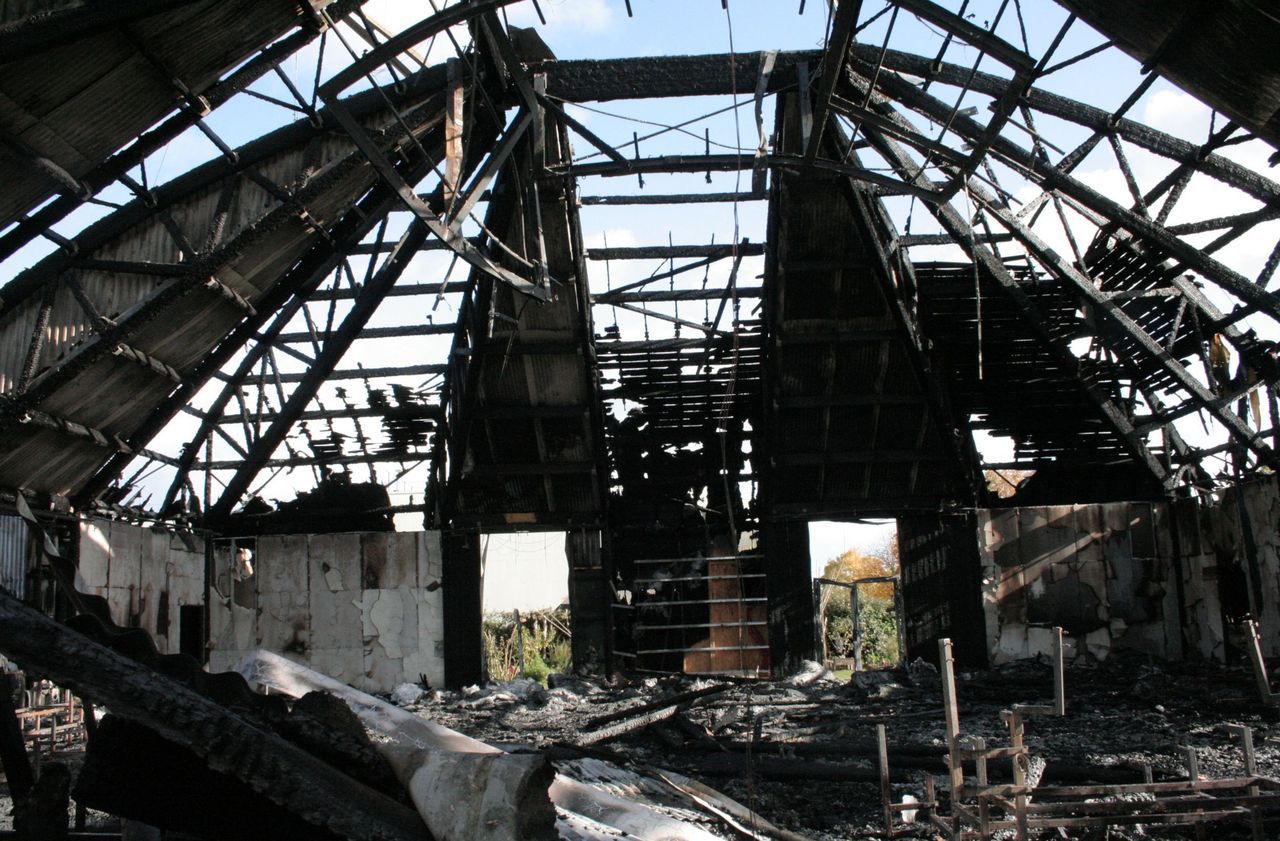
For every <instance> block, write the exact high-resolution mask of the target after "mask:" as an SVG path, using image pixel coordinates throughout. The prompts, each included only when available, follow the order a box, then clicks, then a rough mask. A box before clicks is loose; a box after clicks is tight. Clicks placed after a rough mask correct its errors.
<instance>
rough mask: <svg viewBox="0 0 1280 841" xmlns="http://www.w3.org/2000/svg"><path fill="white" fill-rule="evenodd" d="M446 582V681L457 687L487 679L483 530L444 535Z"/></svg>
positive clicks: (444, 573)
mask: <svg viewBox="0 0 1280 841" xmlns="http://www.w3.org/2000/svg"><path fill="white" fill-rule="evenodd" d="M442 538H443V540H442V543H443V558H442V561H443V570H442V572H443V576H442V581H441V583H442V584H443V585H444V588H445V592H444V629H445V631H444V634H445V636H444V682H445V684H446V685H447V686H448V687H449V688H450V689H457V688H460V687H463V686H467V685H469V684H473V683H483V682H484V680H485V671H486V670H485V664H484V639H483V636H482V634H481V622H482V619H483V610H484V606H483V596H484V569H483V567H482V565H481V561H480V533H479V532H474V531H450V532H445V533H444V534H443V535H442Z"/></svg>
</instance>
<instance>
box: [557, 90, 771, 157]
mask: <svg viewBox="0 0 1280 841" xmlns="http://www.w3.org/2000/svg"><path fill="white" fill-rule="evenodd" d="M560 101H561V102H563V103H564V104H566V105H572V106H574V107H576V108H581V109H582V110H583V111H590V112H591V113H593V114H600V115H601V116H604V117H613V118H614V119H615V120H625V121H626V122H629V123H639V124H640V125H643V126H654V127H656V128H660V129H662V131H657V132H654V133H653V134H646V135H645V136H644V137H637V138H635V140H650V139H652V138H654V137H658V136H659V135H663V134H666V133H668V132H672V131H678V132H680V133H681V134H687V135H689V136H690V137H692V138H694V139H696V140H704V139H705V138H704V137H703V136H701V135H698V134H694V133H693V132H691V131H688V130H686V129H685V128H684V126H687V125H690V124H692V123H697V122H700V121H702V120H706V119H709V118H711V117H715V116H717V115H719V114H723V113H724V112H726V111H732V110H733V109H735V108H741V107H742V106H743V105H747V104H749V101H743V102H738V101H737V98H736V97H735V99H734V103H733V104H732V105H726V106H725V107H724V108H719V109H717V110H715V111H712V112H710V113H708V114H702V115H700V116H697V117H692V118H690V119H688V120H685V121H684V122H683V123H677V124H676V125H674V126H671V125H667V124H666V123H659V122H655V121H654V120H645V119H641V118H640V117H629V116H627V115H626V114H617V113H614V112H612V111H605V110H603V109H601V108H592V107H590V106H588V105H583V104H582V103H581V102H569V101H567V100H560ZM633 142H634V141H633ZM710 143H711V145H712V146H719V147H720V148H721V149H728V150H730V151H732V152H739V153H741V152H742V151H743V149H742V137H741V133H739V136H738V146H736V147H734V146H730V145H729V144H728V143H720V142H718V141H715V140H712V141H710ZM603 154H604V152H592V153H590V154H588V155H582V156H581V157H578V158H574V162H575V163H576V162H578V161H585V160H590V159H591V158H597V157H600V156H601V155H603Z"/></svg>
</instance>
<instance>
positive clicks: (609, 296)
mask: <svg viewBox="0 0 1280 841" xmlns="http://www.w3.org/2000/svg"><path fill="white" fill-rule="evenodd" d="M763 293H764V287H761V286H739V287H737V294H738V297H739V298H759V297H760V296H761V295H762V294H763ZM722 297H724V290H723V289H654V290H651V291H648V292H600V293H597V294H595V295H593V296H592V303H596V304H644V303H655V302H662V301H718V300H720V299H721V298H722Z"/></svg>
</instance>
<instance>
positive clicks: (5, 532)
mask: <svg viewBox="0 0 1280 841" xmlns="http://www.w3.org/2000/svg"><path fill="white" fill-rule="evenodd" d="M0 590H4V591H5V592H6V593H8V594H9V595H11V596H13V597H15V598H18V599H24V598H26V595H27V524H26V523H25V522H23V520H22V518H21V517H11V516H9V515H7V514H0Z"/></svg>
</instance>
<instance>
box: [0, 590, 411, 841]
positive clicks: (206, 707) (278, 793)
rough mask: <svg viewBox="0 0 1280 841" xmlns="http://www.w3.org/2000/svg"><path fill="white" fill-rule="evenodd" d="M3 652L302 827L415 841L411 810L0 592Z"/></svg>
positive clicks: (368, 839) (366, 839)
mask: <svg viewBox="0 0 1280 841" xmlns="http://www.w3.org/2000/svg"><path fill="white" fill-rule="evenodd" d="M0 652H3V653H4V654H5V656H7V657H9V658H10V659H12V660H14V661H16V662H17V663H18V664H19V665H20V666H22V667H23V668H24V669H29V670H31V671H35V672H38V673H40V674H41V675H44V676H45V677H46V678H48V679H49V680H52V681H53V682H54V683H56V684H58V685H59V686H63V687H65V688H67V689H70V690H71V691H72V692H74V693H75V694H76V695H78V696H80V697H82V698H85V699H87V700H91V701H93V702H94V703H95V704H100V705H102V706H105V707H109V708H110V709H111V711H112V712H114V713H115V714H117V715H119V716H121V717H123V718H127V719H130V720H132V721H136V722H138V723H140V724H145V725H146V726H147V727H148V728H149V729H151V730H153V731H154V732H155V733H156V734H157V735H159V736H161V737H163V738H164V739H166V740H167V741H169V742H172V743H173V744H176V745H179V746H181V747H185V748H188V749H189V750H191V751H192V752H193V753H195V754H196V755H197V756H199V757H201V758H202V759H204V760H205V762H207V763H208V765H209V767H210V768H212V769H213V770H215V771H220V772H223V773H226V774H229V775H231V776H234V777H236V778H238V779H240V780H242V781H244V782H245V783H246V784H247V785H248V786H249V787H250V788H251V789H253V790H254V791H256V792H258V793H259V794H261V795H263V796H264V797H266V798H267V799H268V800H271V801H272V802H273V803H276V804H278V805H280V806H282V807H284V808H285V809H287V810H288V811H290V812H292V813H293V814H295V815H297V816H298V817H299V818H301V819H302V820H304V821H306V822H307V823H309V824H311V825H313V826H317V827H320V828H322V829H327V830H329V831H331V832H333V833H334V834H336V835H339V836H342V837H345V838H351V839H357V841H396V840H397V839H404V841H422V839H423V838H424V837H425V836H426V832H427V830H426V827H425V826H424V825H423V823H422V820H421V819H420V818H419V817H418V816H417V815H416V814H414V812H413V810H412V809H409V808H408V807H406V806H403V805H401V804H399V803H396V802H395V801H394V800H392V799H391V798H389V797H387V796H386V795H384V794H379V793H377V792H375V791H373V790H371V789H369V788H367V787H365V786H362V785H360V784H359V783H356V782H355V781H353V780H351V779H350V778H349V777H347V776H346V775H344V774H343V773H341V772H340V771H337V770H336V769H334V768H332V767H331V766H329V765H326V764H325V763H324V762H321V761H320V760H319V759H316V758H315V757H314V756H312V755H311V754H309V753H307V752H306V751H304V750H302V749H301V748H298V747H296V746H295V745H293V744H291V743H289V742H288V741H286V740H284V739H283V738H281V737H280V736H277V735H276V734H274V733H271V732H269V731H267V730H264V729H262V728H260V727H258V726H255V725H254V724H251V723H250V722H249V721H248V720H246V719H244V718H242V717H241V716H239V715H237V714H235V713H233V712H231V711H230V710H228V709H226V708H224V707H222V706H220V705H219V704H217V703H215V702H214V701H212V700H210V699H208V698H206V697H204V696H203V695H200V694H198V693H196V692H195V691H193V690H192V689H189V688H188V687H186V686H184V685H183V684H181V683H178V682H177V681H175V680H172V679H170V678H167V677H165V676H164V675H161V674H159V673H157V672H156V671H154V670H153V669H151V668H149V667H147V666H143V665H141V664H140V663H137V662H135V661H133V660H130V659H129V658H127V657H124V656H123V655H121V654H117V653H116V652H114V651H112V650H110V649H108V648H106V647H104V646H102V645H99V644H98V643H96V642H93V641H92V640H90V639H89V638H88V637H86V636H84V635H83V634H80V633H77V632H76V631H73V630H71V629H70V628H67V627H66V626H64V625H60V624H58V623H57V622H54V621H53V620H52V619H49V618H48V617H46V616H44V615H43V614H41V613H39V612H38V611H36V610H33V609H32V608H29V607H27V606H26V605H24V604H22V603H21V602H19V601H18V600H17V599H15V598H13V597H12V596H9V595H7V594H5V593H0Z"/></svg>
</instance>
